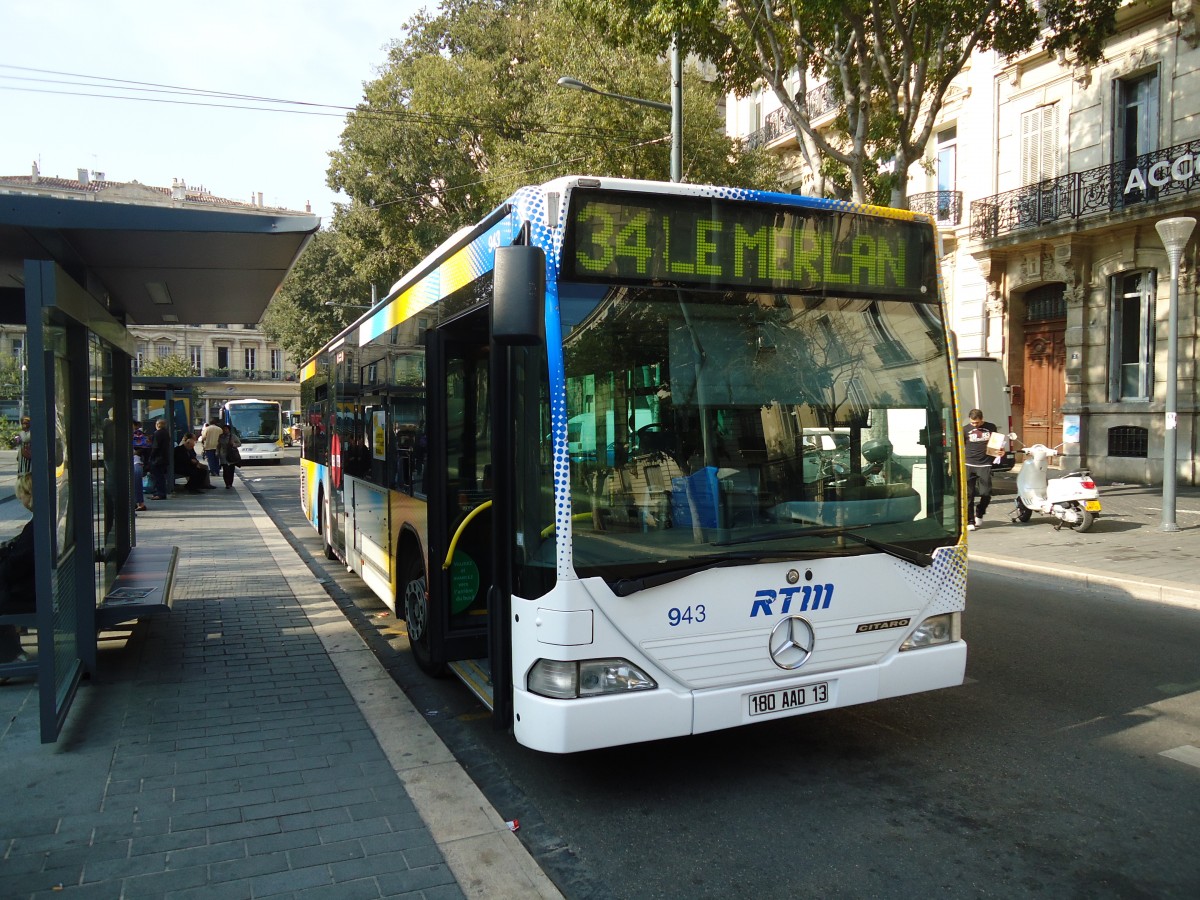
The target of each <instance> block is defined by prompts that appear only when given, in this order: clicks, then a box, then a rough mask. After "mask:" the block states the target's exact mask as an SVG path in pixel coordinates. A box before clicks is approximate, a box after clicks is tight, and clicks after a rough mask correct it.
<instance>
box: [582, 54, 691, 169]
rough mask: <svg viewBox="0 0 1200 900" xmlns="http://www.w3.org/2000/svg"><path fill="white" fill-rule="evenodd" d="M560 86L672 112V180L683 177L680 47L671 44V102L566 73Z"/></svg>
mask: <svg viewBox="0 0 1200 900" xmlns="http://www.w3.org/2000/svg"><path fill="white" fill-rule="evenodd" d="M558 85H559V87H565V88H570V89H571V90H573V91H586V92H587V93H589V94H599V95H600V96H601V97H608V98H610V99H612V100H623V101H625V102H626V103H636V104H637V105H638V106H648V107H650V108H651V109H660V110H662V111H663V112H669V113H670V114H671V180H672V181H681V180H682V179H683V75H682V61H681V59H680V56H679V49H678V47H677V46H676V45H675V44H674V43H672V44H671V102H670V103H663V102H662V101H661V100H644V99H643V98H641V97H629V96H627V95H625V94H614V93H613V92H612V91H602V90H600V89H599V88H594V87H592V86H591V85H590V84H586V83H585V82H582V81H580V80H579V79H578V78H572V77H571V76H570V75H564V76H563V77H562V78H560V79H558Z"/></svg>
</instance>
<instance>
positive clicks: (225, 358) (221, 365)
mask: <svg viewBox="0 0 1200 900" xmlns="http://www.w3.org/2000/svg"><path fill="white" fill-rule="evenodd" d="M217 368H218V369H225V370H226V371H228V369H229V348H228V347H218V348H217Z"/></svg>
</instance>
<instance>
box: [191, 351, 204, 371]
mask: <svg viewBox="0 0 1200 900" xmlns="http://www.w3.org/2000/svg"><path fill="white" fill-rule="evenodd" d="M202 357H203V353H202V350H201V348H200V347H188V359H189V360H190V361H191V363H192V368H193V369H195V370H196V371H197V372H199V371H201V369H202V367H201V364H202Z"/></svg>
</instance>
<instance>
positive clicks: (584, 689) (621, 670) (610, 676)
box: [526, 659, 658, 700]
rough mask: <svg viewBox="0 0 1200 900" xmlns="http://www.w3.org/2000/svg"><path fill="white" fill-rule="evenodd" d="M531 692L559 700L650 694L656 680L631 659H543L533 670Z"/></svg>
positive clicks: (655, 685)
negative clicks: (637, 693)
mask: <svg viewBox="0 0 1200 900" xmlns="http://www.w3.org/2000/svg"><path fill="white" fill-rule="evenodd" d="M526 684H527V686H528V688H529V691H530V692H531V693H534V694H540V695H541V696H543V697H553V698H555V699H557V700H574V699H575V698H577V697H597V696H599V695H601V694H624V693H628V692H629V691H649V690H653V689H654V688H656V687H658V685H657V684H655V682H654V679H653V678H651V677H650V676H649V675H647V674H646V673H645V672H643V671H642V670H641V669H639V668H638V667H637V666H635V665H634V664H633V663H631V662H630V661H629V660H627V659H585V660H582V661H580V662H573V661H567V660H560V659H539V660H538V661H537V662H536V663H534V664H533V668H532V669H530V670H529V677H528V679H527V680H526Z"/></svg>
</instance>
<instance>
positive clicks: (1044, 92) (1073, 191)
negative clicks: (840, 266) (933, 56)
mask: <svg viewBox="0 0 1200 900" xmlns="http://www.w3.org/2000/svg"><path fill="white" fill-rule="evenodd" d="M1198 8H1200V4H1198V3H1195V2H1192V0H1174V2H1170V0H1150V2H1147V3H1141V4H1127V5H1126V6H1125V7H1123V8H1122V9H1121V10H1120V13H1119V17H1118V32H1117V34H1116V35H1115V36H1114V37H1113V38H1112V39H1111V40H1110V41H1109V43H1108V45H1107V46H1106V48H1105V61H1104V62H1103V63H1101V64H1100V65H1097V66H1095V67H1081V66H1075V65H1071V64H1069V63H1064V62H1063V61H1061V60H1059V59H1056V58H1053V57H1051V56H1050V55H1048V54H1046V53H1044V52H1041V51H1035V52H1030V53H1027V54H1024V55H1021V56H1016V57H998V56H996V55H995V54H992V53H979V54H977V55H976V57H975V58H974V59H973V60H972V62H971V65H970V66H969V67H968V69H967V70H966V71H964V72H963V73H962V74H961V75H960V76H959V78H958V79H957V80H956V82H955V85H954V87H953V89H952V91H951V93H950V94H949V95H948V98H947V100H948V102H947V104H946V108H945V110H943V112H942V114H941V116H940V118H939V126H938V128H937V129H936V130H935V135H934V139H933V141H932V142H931V144H930V147H929V149H928V154H927V160H926V161H924V162H925V163H926V165H915V166H914V167H913V168H912V170H911V171H910V173H909V176H910V180H909V191H910V206H911V207H912V208H914V209H922V210H924V211H927V212H931V213H932V214H934V215H935V217H936V218H937V219H938V222H939V225H940V227H941V230H942V236H943V248H944V254H945V255H944V256H943V260H942V268H943V275H944V278H945V283H946V292H947V298H948V300H949V302H950V319H951V325H952V327H953V328H954V329H955V331H956V333H957V335H958V339H959V351H960V353H961V354H962V355H988V356H992V357H994V358H997V359H1000V360H1002V361H1003V363H1004V365H1005V368H1006V371H1007V373H1008V378H1009V383H1010V385H1011V387H1012V398H1013V423H1012V424H1013V428H1014V430H1015V431H1017V433H1018V434H1019V435H1020V436H1021V437H1022V439H1023V440H1024V441H1026V442H1027V443H1034V442H1038V441H1040V442H1042V443H1047V444H1051V445H1058V444H1060V443H1062V445H1063V454H1064V456H1063V464H1064V465H1066V466H1076V465H1084V466H1086V467H1088V468H1090V469H1091V470H1092V472H1093V473H1094V474H1096V475H1097V476H1098V477H1099V478H1101V479H1103V480H1107V481H1124V482H1141V483H1157V482H1161V480H1162V477H1163V471H1164V461H1163V448H1164V435H1165V430H1166V423H1167V415H1166V408H1165V407H1166V389H1167V383H1168V379H1169V378H1174V379H1176V385H1177V387H1176V390H1177V401H1176V406H1177V411H1178V419H1177V422H1178V435H1177V454H1176V459H1175V461H1174V465H1175V467H1176V473H1177V477H1178V480H1179V482H1180V483H1181V484H1197V483H1200V482H1198V478H1200V471H1198V466H1197V463H1196V457H1197V452H1198V451H1200V436H1198V430H1197V379H1196V364H1197V355H1198V354H1200V341H1198V330H1197V279H1196V267H1197V249H1196V248H1197V237H1200V234H1193V236H1192V238H1191V240H1190V241H1189V242H1188V244H1187V246H1186V248H1185V251H1184V254H1183V259H1182V266H1181V276H1180V279H1179V284H1178V293H1179V307H1178V311H1177V314H1178V340H1177V343H1176V346H1177V350H1178V365H1177V367H1176V369H1175V371H1173V372H1168V371H1167V357H1168V316H1169V311H1170V303H1169V297H1170V287H1171V271H1170V265H1169V262H1168V258H1167V254H1166V251H1165V250H1164V247H1163V244H1162V241H1161V239H1160V237H1159V235H1158V233H1157V231H1156V229H1155V224H1156V223H1157V222H1159V221H1161V220H1163V219H1166V218H1171V217H1177V216H1191V217H1196V216H1200V191H1197V189H1200V174H1198V172H1197V169H1198V159H1200V49H1198V46H1200V30H1198V28H1197V10H1198ZM764 99H767V98H764ZM754 101H755V98H742V99H740V100H731V102H730V103H729V105H728V108H729V109H730V125H731V131H732V132H733V133H734V134H738V135H742V136H746V137H748V138H749V139H750V140H764V139H765V140H766V143H767V144H768V146H771V147H776V148H778V149H779V151H780V152H781V153H788V152H789V147H788V140H789V139H788V136H787V128H786V125H785V127H784V128H783V130H782V131H780V130H779V128H778V127H776V128H775V129H774V130H769V129H768V130H766V131H765V132H764V131H763V127H764V126H765V124H766V123H768V122H769V121H770V116H771V114H772V113H771V112H767V113H766V114H765V115H763V116H761V121H762V122H763V123H764V126H760V128H759V129H751V128H750V127H749V126H750V125H752V124H753V122H754V121H755V115H756V113H754V112H752V111H751V112H748V111H747V110H748V109H752V104H753V103H754ZM830 115H831V116H832V113H831V114H830ZM777 118H778V116H777ZM791 140H792V141H793V142H794V136H793V137H792V138H791ZM793 146H794V144H793ZM801 174H802V173H801ZM797 180H798V181H799V180H800V179H799V177H798V179H797ZM1064 439H1065V442H1064Z"/></svg>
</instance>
